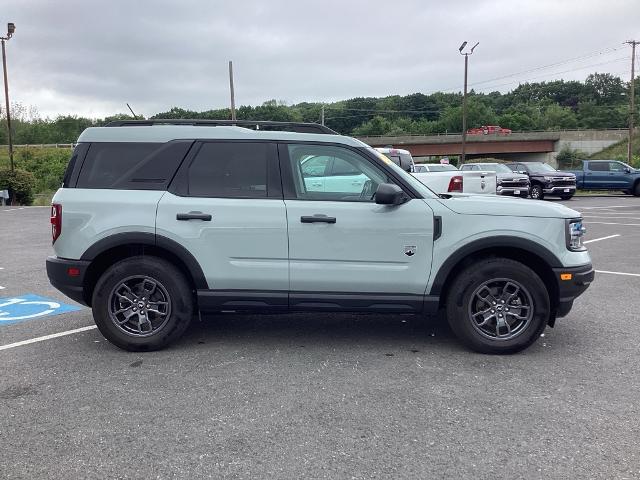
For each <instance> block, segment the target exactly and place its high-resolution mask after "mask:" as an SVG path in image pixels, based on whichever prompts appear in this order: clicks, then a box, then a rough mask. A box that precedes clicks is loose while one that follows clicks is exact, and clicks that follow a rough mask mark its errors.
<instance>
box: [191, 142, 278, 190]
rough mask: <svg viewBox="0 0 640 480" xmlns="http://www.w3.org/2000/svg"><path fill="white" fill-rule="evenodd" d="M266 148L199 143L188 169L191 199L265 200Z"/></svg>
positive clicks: (267, 151)
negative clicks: (193, 197)
mask: <svg viewBox="0 0 640 480" xmlns="http://www.w3.org/2000/svg"><path fill="white" fill-rule="evenodd" d="M268 158H269V145H268V144H265V143H239V142H228V143H225V142H221V143H203V144H202V146H201V148H200V150H199V151H198V153H197V154H196V156H195V158H194V159H193V161H192V162H191V165H190V166H189V170H188V174H187V177H188V194H189V195H190V196H195V197H217V198H266V197H267V164H268Z"/></svg>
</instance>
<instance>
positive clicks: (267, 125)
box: [106, 118, 339, 135]
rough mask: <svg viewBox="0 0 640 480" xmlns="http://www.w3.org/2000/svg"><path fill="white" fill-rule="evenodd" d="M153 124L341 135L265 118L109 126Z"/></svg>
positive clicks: (318, 127)
mask: <svg viewBox="0 0 640 480" xmlns="http://www.w3.org/2000/svg"><path fill="white" fill-rule="evenodd" d="M151 125H192V126H205V127H211V126H214V127H215V126H237V127H245V128H251V129H253V130H269V131H273V130H278V131H285V132H298V133H324V134H329V135H339V134H338V132H336V131H334V130H331V129H330V128H329V127H325V126H324V125H320V124H319V123H303V122H271V121H265V120H199V119H193V120H190V119H162V118H155V119H152V120H116V121H114V122H110V123H108V124H107V125H106V126H107V127H133V126H151Z"/></svg>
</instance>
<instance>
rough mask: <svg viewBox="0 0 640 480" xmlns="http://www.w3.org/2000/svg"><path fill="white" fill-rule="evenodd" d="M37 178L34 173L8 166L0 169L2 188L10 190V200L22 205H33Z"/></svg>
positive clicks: (0, 187)
mask: <svg viewBox="0 0 640 480" xmlns="http://www.w3.org/2000/svg"><path fill="white" fill-rule="evenodd" d="M35 186H36V179H35V177H34V176H33V174H32V173H30V172H27V171H25V170H20V169H15V170H14V171H13V172H12V171H11V170H10V169H8V168H3V169H0V190H5V189H8V190H9V201H10V202H17V203H19V204H20V205H31V203H32V202H33V189H34V188H35Z"/></svg>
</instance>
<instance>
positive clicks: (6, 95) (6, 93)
mask: <svg viewBox="0 0 640 480" xmlns="http://www.w3.org/2000/svg"><path fill="white" fill-rule="evenodd" d="M15 31H16V26H15V24H13V23H7V36H6V37H0V41H2V71H3V72H4V99H5V103H6V106H7V133H8V137H9V162H10V164H11V171H12V172H13V139H12V136H11V110H10V108H9V80H8V79H7V54H6V53H5V49H4V42H5V41H6V40H9V39H10V38H11V37H12V36H13V33H14V32H15Z"/></svg>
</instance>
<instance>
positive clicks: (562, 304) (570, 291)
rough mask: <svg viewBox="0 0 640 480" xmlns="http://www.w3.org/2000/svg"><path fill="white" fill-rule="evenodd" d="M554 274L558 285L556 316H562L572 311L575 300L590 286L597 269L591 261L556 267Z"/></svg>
mask: <svg viewBox="0 0 640 480" xmlns="http://www.w3.org/2000/svg"><path fill="white" fill-rule="evenodd" d="M553 274H554V276H555V279H556V282H557V285H558V307H557V309H556V317H558V318H560V317H564V316H566V315H567V314H568V313H569V312H570V311H571V307H573V301H574V300H575V299H576V298H578V297H579V296H580V295H582V294H583V293H584V291H585V290H586V289H587V288H589V285H591V282H593V279H594V278H595V271H594V270H593V266H592V265H591V264H590V263H589V264H587V265H582V266H580V267H567V268H554V269H553ZM563 278H564V280H563Z"/></svg>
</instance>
